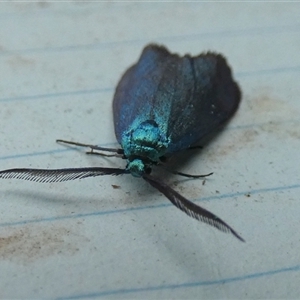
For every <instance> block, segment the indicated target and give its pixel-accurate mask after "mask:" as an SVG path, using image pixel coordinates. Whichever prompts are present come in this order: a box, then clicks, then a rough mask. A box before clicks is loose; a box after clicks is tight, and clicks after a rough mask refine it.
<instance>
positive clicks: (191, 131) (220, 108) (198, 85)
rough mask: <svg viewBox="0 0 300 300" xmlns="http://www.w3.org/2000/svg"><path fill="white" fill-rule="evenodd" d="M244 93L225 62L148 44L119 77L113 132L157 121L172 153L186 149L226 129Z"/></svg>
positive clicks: (217, 57) (214, 56)
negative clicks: (179, 54)
mask: <svg viewBox="0 0 300 300" xmlns="http://www.w3.org/2000/svg"><path fill="white" fill-rule="evenodd" d="M240 98H241V93H240V90H239V88H238V85H237V84H236V83H235V82H234V80H233V78H232V74H231V70H230V68H229V66H228V65H227V63H226V60H225V58H223V57H222V56H221V55H219V54H214V53H207V54H201V55H199V56H197V57H191V56H190V55H185V56H183V57H180V56H178V55H177V54H171V53H170V52H169V51H168V50H167V49H166V48H164V47H161V46H157V45H149V46H147V47H145V49H144V50H143V52H142V54H141V57H140V59H139V61H138V62H137V63H136V64H135V65H133V66H132V67H131V68H129V69H128V70H127V71H126V72H125V74H124V75H123V77H122V78H121V80H120V82H119V84H118V86H117V89H116V93H115V96H114V101H113V112H114V123H115V133H116V137H117V140H118V141H119V143H121V140H122V133H123V132H124V131H128V130H130V129H131V128H134V127H135V126H137V125H138V124H140V123H142V122H144V121H147V120H153V121H155V122H156V123H157V124H158V127H159V128H160V129H161V131H162V132H164V133H165V134H166V136H168V137H169V140H170V143H169V146H168V149H167V152H168V153H170V154H171V153H173V152H176V151H180V150H183V149H186V148H188V147H189V146H191V145H193V144H195V143H196V142H198V141H199V140H201V139H202V138H203V137H204V136H206V135H207V134H209V133H211V132H213V131H214V130H215V129H217V128H218V127H220V126H222V125H223V124H224V123H225V122H226V121H227V120H228V119H229V118H230V117H231V116H232V115H233V114H234V112H235V111H236V109H237V107H238V104H239V102H240Z"/></svg>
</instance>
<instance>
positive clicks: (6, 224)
mask: <svg viewBox="0 0 300 300" xmlns="http://www.w3.org/2000/svg"><path fill="white" fill-rule="evenodd" d="M299 188H300V184H294V185H288V186H279V187H272V188H263V189H257V190H249V191H242V192H237V193H228V194H222V195H217V196H210V197H203V198H201V199H198V200H194V201H193V202H203V201H212V200H221V199H226V198H230V199H231V198H234V197H240V196H243V195H247V194H251V195H254V194H262V193H270V192H276V191H285V190H292V189H299ZM171 206H172V207H173V204H171V203H168V202H166V203H162V204H157V205H147V206H140V207H130V208H123V209H113V210H107V211H97V212H90V213H80V214H72V215H64V216H59V217H49V218H41V219H28V220H22V221H16V222H3V223H0V227H10V226H20V225H25V224H34V223H45V222H55V221H63V220H68V219H78V218H87V217H99V216H106V215H112V214H119V213H125V212H132V211H141V210H147V209H157V208H165V207H171Z"/></svg>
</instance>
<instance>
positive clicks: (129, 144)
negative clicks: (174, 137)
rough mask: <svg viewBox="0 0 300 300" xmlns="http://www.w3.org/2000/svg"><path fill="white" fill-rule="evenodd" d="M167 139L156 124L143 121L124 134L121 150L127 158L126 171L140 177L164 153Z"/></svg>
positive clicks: (167, 142)
mask: <svg viewBox="0 0 300 300" xmlns="http://www.w3.org/2000/svg"><path fill="white" fill-rule="evenodd" d="M168 144H169V139H168V138H167V137H166V135H165V133H164V132H162V131H161V130H160V129H159V127H158V125H157V124H156V122H154V121H150V120H149V121H145V122H143V123H141V124H139V125H138V126H137V127H136V128H133V129H131V130H129V131H126V132H124V134H123V137H122V148H123V150H124V154H125V156H126V158H127V162H128V164H127V167H126V168H127V170H129V171H130V172H131V174H132V175H133V176H136V177H140V176H142V175H143V174H145V172H146V171H147V169H148V168H150V166H151V165H152V164H153V163H157V162H158V161H159V158H160V157H162V156H163V155H164V154H165V153H166V149H167V146H168Z"/></svg>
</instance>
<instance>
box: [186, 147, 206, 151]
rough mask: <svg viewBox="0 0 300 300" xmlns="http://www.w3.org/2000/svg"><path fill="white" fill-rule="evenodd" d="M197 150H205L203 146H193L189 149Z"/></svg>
mask: <svg viewBox="0 0 300 300" xmlns="http://www.w3.org/2000/svg"><path fill="white" fill-rule="evenodd" d="M195 149H203V147H202V146H191V147H188V148H187V150H195Z"/></svg>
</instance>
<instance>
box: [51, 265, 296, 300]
mask: <svg viewBox="0 0 300 300" xmlns="http://www.w3.org/2000/svg"><path fill="white" fill-rule="evenodd" d="M299 271H300V265H295V266H291V267H284V268H280V269H274V270H269V271H265V272H256V273H251V274H246V275H241V276H235V277H227V278H222V279H216V280H206V281H194V282H186V283H180V284H165V285H156V286H148V287H137V288H124V289H116V290H106V291H99V292H93V293H86V294H77V295H76V294H75V295H71V296H65V297H58V298H56V299H57V300H63V299H65V300H67V299H86V298H96V297H107V296H112V295H120V296H122V295H125V294H134V293H147V292H154V291H161V290H174V289H182V288H192V287H200V286H209V285H220V284H230V283H234V282H238V281H246V280H251V279H257V278H263V277H270V276H274V275H277V274H281V273H288V272H299Z"/></svg>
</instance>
